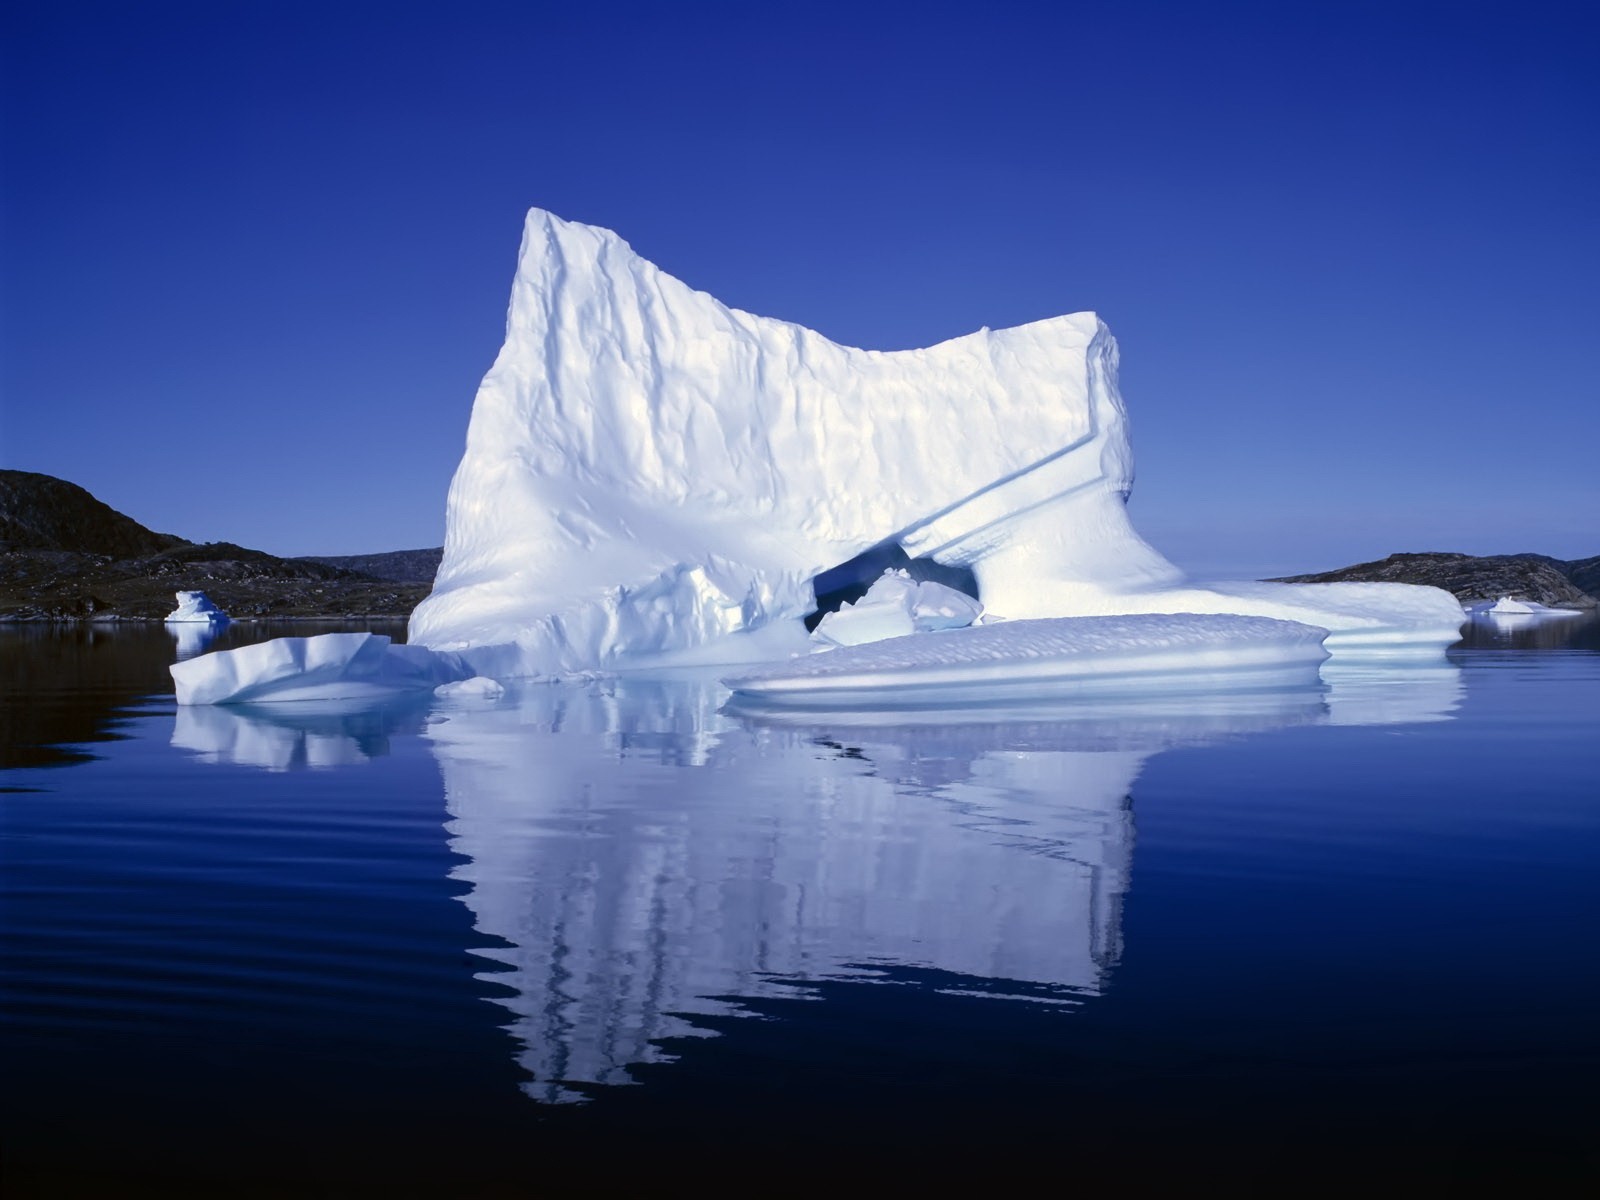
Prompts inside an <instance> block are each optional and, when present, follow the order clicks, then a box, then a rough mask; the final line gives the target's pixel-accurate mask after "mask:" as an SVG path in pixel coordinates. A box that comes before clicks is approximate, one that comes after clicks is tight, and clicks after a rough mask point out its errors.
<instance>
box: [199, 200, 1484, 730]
mask: <svg viewBox="0 0 1600 1200" xmlns="http://www.w3.org/2000/svg"><path fill="white" fill-rule="evenodd" d="M1117 368H1118V350H1117V344H1116V339H1115V338H1114V337H1113V336H1112V335H1111V332H1110V330H1109V329H1108V328H1107V327H1106V326H1105V324H1104V323H1103V322H1102V321H1100V320H1099V318H1098V317H1096V316H1095V315H1094V314H1093V313H1075V314H1071V315H1067V316H1060V317H1054V318H1050V319H1047V320H1042V321H1035V322H1033V323H1031V324H1027V325H1022V326H1018V327H1016V328H1012V329H1001V330H989V329H983V330H980V331H979V332H977V333H973V334H969V335H967V336H965V337H958V338H954V339H951V340H949V341H946V342H941V343H939V344H938V345H935V346H930V347H927V348H926V349H921V350H906V351H869V350H861V349H856V348H853V347H849V346H842V345H838V344H835V343H834V342H832V341H829V340H828V339H827V338H825V337H823V336H822V335H821V334H818V333H816V332H814V331H812V330H809V329H806V328H804V327H802V326H799V325H795V324H792V323H789V322H785V321H779V320H772V319H768V318H763V317H758V316H755V315H753V314H750V313H745V312H741V311H739V310H736V309H732V308H729V307H727V306H725V305H723V304H722V303H720V302H719V301H718V300H716V299H715V298H713V297H712V296H710V295H708V294H706V293H704V292H700V291H696V290H694V289H693V288H691V287H690V286H689V285H687V284H685V283H683V282H681V281H679V280H678V279H675V278H674V277H672V276H671V275H668V274H667V273H666V272H664V271H662V270H661V269H660V268H658V267H656V266H655V265H654V264H653V263H650V262H648V261H647V260H645V259H644V258H642V257H640V256H639V255H638V254H636V253H635V252H634V251H633V249H632V248H631V247H630V246H629V245H628V244H627V243H626V242H625V241H623V240H622V239H621V238H620V237H618V236H617V235H616V234H614V233H612V232H610V231H609V230H604V229H599V228H596V227H593V226H589V225H582V224H578V223H575V222H569V221H563V220H561V219H560V218H557V217H555V216H553V215H552V214H550V213H547V212H543V211H541V210H538V209H535V210H533V211H532V212H530V213H529V214H528V219H527V222H526V225H525V227H524V232H523V239H522V247H521V251H520V254H519V258H518V265H517V272H516V278H515V281H514V283H513V286H512V294H511V305H510V311H509V314H508V317H507V323H506V339H505V344H504V346H503V348H502V349H501V351H500V354H499V356H498V357H497V359H496V361H495V363H494V365H493V366H492V367H491V368H490V370H489V372H488V374H487V375H486V376H485V378H484V380H483V382H482V385H481V386H480V387H479V389H478V393H477V397H476V399H475V401H474V404H473V408H472V416H471V420H470V423H469V426H468V430H467V439H466V448H465V452H464V454H463V456H462V460H461V463H460V466H459V467H458V469H457V471H456V474H455V477H454V479H453V481H452V483H451V485H450V494H449V500H448V506H447V517H446V537H445V551H444V560H443V563H442V565H441V567H440V570H439V573H438V576H437V579H436V581H435V584H434V590H433V592H432V594H431V595H430V596H429V597H428V598H427V599H426V600H424V601H423V603H422V604H421V605H420V606H419V607H418V609H417V610H416V612H415V613H414V614H413V615H412V618H411V625H410V631H409V638H408V640H409V642H410V646H409V647H407V648H403V649H404V653H405V654H406V655H407V656H409V657H408V658H406V659H405V664H403V665H407V670H403V671H402V670H397V671H395V672H390V674H392V675H393V676H394V677H395V678H396V679H401V680H406V679H415V683H414V684H413V686H418V687H420V686H422V682H423V681H422V680H421V679H420V678H417V677H416V672H415V671H413V670H411V669H410V668H411V667H413V666H415V663H416V662H417V661H420V656H421V655H422V654H423V653H425V652H433V653H435V654H436V655H438V656H440V657H439V659H438V661H439V663H440V664H443V665H440V666H438V667H437V669H435V670H433V671H432V673H431V675H430V678H432V680H433V682H432V683H430V684H428V686H432V687H437V686H439V685H440V684H442V683H448V682H451V681H452V680H453V679H455V680H464V679H468V678H473V677H488V678H492V679H507V678H513V677H539V676H545V677H559V676H561V675H564V674H570V673H573V672H583V671H594V670H604V671H620V670H641V669H657V668H662V667H674V666H684V665H695V664H707V663H725V664H732V663H741V662H742V663H761V662H766V663H772V662H781V661H784V660H787V659H789V658H791V657H793V656H795V655H800V654H807V653H809V652H812V651H814V650H815V649H816V644H815V643H814V642H812V641H811V640H810V639H809V638H808V631H807V628H806V618H807V617H808V616H810V617H813V622H814V621H815V617H814V614H815V613H816V611H817V609H818V603H817V601H818V596H817V582H816V581H817V580H818V579H819V577H825V576H826V574H827V573H828V572H829V571H830V570H831V569H834V568H837V567H839V566H840V565H841V564H848V563H850V562H851V561H852V560H855V559H857V557H858V556H862V555H864V554H867V553H868V552H870V551H872V550H873V549H874V548H878V547H884V546H896V547H898V548H899V549H900V550H901V551H902V552H903V554H904V556H905V557H906V558H908V559H911V560H918V559H922V560H929V561H931V562H932V563H937V564H940V565H942V566H943V567H945V568H950V569H955V570H960V571H963V572H970V577H971V578H972V579H974V580H975V581H976V585H977V586H976V589H975V590H976V591H977V593H978V596H979V598H980V599H981V603H982V606H983V609H984V611H985V613H986V616H985V618H984V619H986V620H987V619H992V618H999V617H1003V618H1009V619H1011V620H1013V621H1023V620H1029V621H1037V620H1046V619H1048V620H1060V619H1064V618H1085V617H1092V618H1101V617H1116V616H1139V615H1149V616H1161V615H1171V614H1181V613H1188V614H1196V615H1198V616H1203V617H1229V616H1231V617H1248V618H1266V619H1269V620H1276V621H1280V622H1289V623H1294V624H1297V625H1301V626H1312V627H1314V628H1317V629H1319V630H1322V631H1326V638H1325V645H1326V648H1327V649H1328V650H1329V651H1331V652H1332V653H1334V654H1335V655H1340V654H1350V653H1358V652H1365V653H1373V652H1381V653H1385V654H1393V653H1417V652H1425V653H1437V652H1438V650H1439V649H1440V648H1442V647H1443V646H1444V645H1447V644H1448V643H1450V642H1452V641H1454V640H1455V639H1456V637H1457V636H1458V631H1459V628H1460V626H1461V624H1462V620H1463V613H1462V610H1461V608H1460V606H1459V604H1457V603H1456V601H1455V599H1454V598H1453V597H1452V596H1450V595H1449V594H1448V593H1446V592H1443V591H1440V590H1438V589H1433V588H1416V587H1408V586H1405V585H1399V584H1320V585H1319V584H1267V583H1252V582H1240V583H1222V584H1198V583H1193V582H1190V581H1188V580H1186V579H1185V578H1184V576H1183V573H1182V572H1181V571H1179V570H1178V568H1177V567H1175V566H1174V565H1173V564H1172V563H1170V562H1168V561H1167V560H1166V559H1165V558H1163V557H1162V556H1161V555H1160V554H1159V553H1158V552H1157V551H1156V550H1155V549H1154V548H1152V547H1151V546H1150V545H1148V544H1147V543H1146V542H1145V541H1144V540H1143V539H1142V538H1140V537H1139V535H1138V534H1137V533H1136V532H1135V531H1134V529H1133V527H1132V525H1131V524H1130V523H1129V520H1128V515H1127V510H1126V500H1127V497H1128V494H1129V493H1130V491H1131V488H1132V484H1133V458H1132V452H1131V448H1130V445H1129V440H1128V431H1127V416H1126V410H1125V408H1124V405H1123V401H1122V397H1121V395H1120V393H1119V391H1118V387H1117ZM890 565H891V566H892V567H900V566H902V565H903V564H899V563H895V564H890ZM860 582H862V583H870V582H871V580H861V581H860ZM914 582H920V581H914ZM897 603H898V601H897ZM912 608H913V609H914V608H915V603H914V602H913V603H912ZM907 611H908V612H909V611H911V610H909V609H908V610H907ZM897 619H898V618H897ZM913 623H914V622H913ZM883 627H884V628H885V629H892V628H893V627H894V622H889V623H887V624H885V625H884V626H883ZM985 628H987V627H986V626H978V627H974V628H966V629H961V628H957V629H949V628H946V629H944V630H943V631H941V632H937V633H933V632H930V633H926V634H916V635H915V636H919V637H921V636H926V637H928V638H930V639H937V641H936V645H937V646H938V647H941V648H946V649H948V648H949V647H951V646H952V645H954V643H955V639H959V638H962V637H972V636H982V635H983V634H984V629H985ZM1108 628H1109V627H1108ZM1252 628H1255V632H1254V633H1251V632H1250V630H1251V629H1252ZM1280 632H1281V631H1280ZM900 636H904V634H901V635H900ZM1228 637H1229V638H1232V639H1234V640H1235V641H1238V640H1239V639H1245V640H1248V639H1249V638H1250V637H1261V638H1265V639H1266V642H1265V643H1264V644H1268V645H1276V644H1279V643H1278V641H1276V640H1275V638H1276V637H1277V635H1269V634H1268V633H1267V632H1265V630H1264V627H1263V628H1256V627H1252V626H1249V625H1237V624H1235V625H1234V626H1233V627H1232V628H1231V630H1230V632H1229V633H1228ZM300 640H305V639H300ZM1091 641H1093V639H1091ZM1096 644H1098V643H1096ZM1241 644H1242V643H1241ZM401 649H402V648H398V647H396V648H392V650H394V651H399V650H401ZM225 653H238V652H236V651H230V652H225ZM352 653H354V652H353V651H352ZM363 653H365V654H368V655H370V654H372V653H374V652H373V651H370V650H369V651H364V652H363ZM386 653H387V652H386ZM828 653H829V654H830V655H831V654H838V653H842V651H840V650H831V651H829V652H828ZM218 657H220V656H219V655H205V656H202V657H200V658H198V659H193V660H190V662H189V663H186V664H179V665H180V666H182V667H185V668H186V669H187V670H188V671H189V672H191V673H192V674H193V675H194V676H195V677H198V676H199V674H201V673H203V671H205V670H208V669H211V667H196V666H195V664H205V663H207V662H208V660H212V659H216V658H218ZM1093 657H1094V655H1092V654H1091V655H1088V657H1082V656H1080V661H1081V662H1088V661H1090V659H1092V658H1093ZM1169 657H1170V656H1169ZM263 661H264V660H263ZM319 661H320V660H319ZM365 662H366V659H361V660H360V663H358V664H357V667H358V668H359V669H360V670H365V667H364V666H362V665H361V664H363V663H365ZM323 666H324V667H325V666H326V663H324V664H323ZM215 669H216V670H218V671H225V670H226V671H231V672H232V674H231V677H232V678H233V679H234V680H235V682H237V683H239V685H240V686H241V687H245V686H250V687H255V685H254V684H247V683H246V682H245V678H244V675H243V674H241V673H240V670H238V669H235V668H224V666H223V665H222V664H220V663H219V664H215ZM383 675H384V672H383V671H378V672H377V673H376V675H375V676H373V677H372V679H376V678H377V677H378V676H383ZM443 676H449V678H444V677H443ZM370 681H371V680H369V682H370ZM280 682H283V683H284V684H285V685H286V686H287V676H284V677H282V679H281V680H280ZM225 691H226V689H225V688H220V687H204V688H202V687H199V686H194V687H191V688H189V689H188V693H187V694H188V695H190V696H191V697H193V696H198V695H201V694H205V695H208V696H213V697H221V699H218V700H214V701H213V702H225V701H226V699H227V696H226V695H225ZM184 694H185V693H184V689H183V688H182V687H180V700H182V699H183V696H184ZM255 698H256V699H258V700H259V699H261V698H263V693H262V691H261V690H260V688H259V687H257V688H256V691H255ZM187 702H197V701H194V700H192V699H191V700H190V701H187Z"/></svg>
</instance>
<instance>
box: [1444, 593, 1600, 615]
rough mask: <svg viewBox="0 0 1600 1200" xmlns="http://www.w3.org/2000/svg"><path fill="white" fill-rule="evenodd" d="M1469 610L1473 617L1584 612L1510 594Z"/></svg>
mask: <svg viewBox="0 0 1600 1200" xmlns="http://www.w3.org/2000/svg"><path fill="white" fill-rule="evenodd" d="M1467 612H1468V614H1469V615H1471V616H1473V617H1480V616H1486V617H1492V618H1502V617H1511V618H1514V619H1516V618H1525V617H1581V616H1583V615H1584V614H1583V613H1582V612H1580V611H1578V610H1577V609H1571V608H1550V607H1549V606H1548V605H1544V604H1540V603H1539V602H1538V601H1536V600H1513V599H1512V598H1511V597H1510V596H1501V597H1500V599H1498V600H1496V601H1495V602H1494V603H1493V604H1472V605H1468V606H1467Z"/></svg>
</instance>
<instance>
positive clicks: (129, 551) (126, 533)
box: [0, 471, 188, 558]
mask: <svg viewBox="0 0 1600 1200" xmlns="http://www.w3.org/2000/svg"><path fill="white" fill-rule="evenodd" d="M184 545H188V543H187V542H185V541H184V540H183V539H182V538H180V537H174V536H172V535H171V534H168V533H156V532H154V531H152V530H149V529H146V528H145V527H144V526H143V525H141V524H139V522H137V521H135V520H134V519H133V518H132V517H125V516H123V515H122V514H121V513H119V512H118V511H117V510H116V509H114V508H112V507H111V506H110V505H109V504H103V503H101V502H100V501H99V500H96V499H95V498H94V497H93V496H91V495H90V494H89V493H88V492H86V491H84V490H83V489H82V488H81V487H79V486H78V485H77V484H75V483H68V482H67V481H66V480H65V479H57V478H55V477H54V476H53V475H38V474H35V473H34V472H32V471H0V551H4V550H67V551H71V552H73V553H76V554H106V555H110V556H112V557H116V558H125V557H130V556H133V555H138V554H159V553H160V552H161V551H163V550H169V549H171V548H172V547H174V546H184Z"/></svg>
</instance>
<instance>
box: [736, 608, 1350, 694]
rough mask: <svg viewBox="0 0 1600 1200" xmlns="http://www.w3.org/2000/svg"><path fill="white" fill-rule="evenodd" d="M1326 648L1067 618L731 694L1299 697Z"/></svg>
mask: <svg viewBox="0 0 1600 1200" xmlns="http://www.w3.org/2000/svg"><path fill="white" fill-rule="evenodd" d="M1326 637H1327V631H1326V630H1325V629H1318V628H1316V627H1313V626H1310V625H1301V624H1297V623H1295V622H1292V621H1275V620H1270V619H1267V618H1264V617H1238V616H1194V615H1191V614H1178V615H1175V616H1154V615H1140V616H1125V617H1058V618H1053V619H1039V620H1028V621H1008V622H1005V623H1004V624H1000V625H984V626H978V627H974V628H971V629H961V630H952V631H950V632H946V633H938V634H927V635H920V636H909V637H897V638H890V639H888V640H887V641H881V642H873V643H870V644H867V645H860V646H846V647H841V648H840V649H838V650H833V651H830V652H829V653H827V654H815V655H810V656H808V657H806V658H801V659H796V660H794V661H792V662H787V663H782V664H779V665H776V666H770V667H765V668H759V669H756V670H753V671H748V672H745V673H743V674H739V675H734V676H731V677H729V678H727V679H724V680H723V683H724V684H726V685H727V686H728V687H729V688H732V689H733V692H734V694H735V696H736V697H742V698H745V699H753V700H757V701H760V702H762V703H767V704H794V705H804V706H807V707H828V706H832V705H840V704H844V705H850V704H864V703H874V702H887V703H891V704H893V705H895V706H904V705H907V704H911V703H915V702H916V698H918V697H921V698H923V700H924V702H929V703H939V704H944V703H949V702H953V701H958V700H960V699H963V698H972V699H984V700H1005V699H1008V698H1020V697H1035V696H1047V695H1072V696H1078V695H1096V696H1098V695H1115V694H1119V693H1127V692H1130V691H1132V692H1140V691H1149V690H1158V689H1159V690H1161V691H1166V692H1171V691H1175V690H1218V689H1229V688H1236V689H1244V688H1263V687H1298V686H1306V685H1308V684H1309V685H1314V684H1315V683H1316V682H1317V668H1318V667H1319V666H1321V664H1322V662H1323V661H1324V660H1325V659H1326V658H1327V657H1328V652H1327V651H1326V650H1325V649H1323V644H1322V643H1323V639H1324V638H1326Z"/></svg>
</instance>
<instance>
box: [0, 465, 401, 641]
mask: <svg viewBox="0 0 1600 1200" xmlns="http://www.w3.org/2000/svg"><path fill="white" fill-rule="evenodd" d="M375 557H378V558H382V557H385V556H381V555H380V556H375ZM431 580H432V576H431V575H429V577H428V580H427V581H412V582H399V581H396V580H394V579H390V578H383V577H379V576H376V575H373V574H369V573H366V572H363V571H358V570H351V569H349V568H346V567H341V566H337V565H330V564H328V563H325V562H319V561H315V560H308V559H293V558H278V557H277V556H276V555H272V554H266V553H264V552H262V551H260V550H250V549H246V548H245V547H243V546H236V545H233V544H232V543H229V542H210V543H205V544H196V543H194V542H188V541H185V540H184V539H183V538H180V537H175V536H173V535H171V534H163V533H155V532H153V531H152V530H149V529H146V528H145V527H144V526H143V525H141V524H139V523H138V522H137V521H135V520H133V518H131V517H128V516H125V515H123V514H122V513H119V512H117V511H116V510H115V509H113V508H111V507H110V506H109V505H106V504H103V503H102V502H101V501H99V500H97V499H95V497H94V496H92V495H90V494H89V493H88V492H86V491H84V490H83V489H82V488H80V487H78V486H77V485H75V484H71V483H68V482H66V481H65V480H62V479H56V478H54V477H53V476H50V475H39V474H35V473H34V472H31V471H0V621H17V620H43V621H50V620H56V621H59V620H84V619H89V618H92V619H96V620H103V619H108V618H112V617H117V618H123V619H131V620H159V619H160V618H161V617H164V616H165V615H166V614H167V613H169V612H171V611H172V608H173V593H174V592H177V591H203V592H206V593H207V594H208V595H210V597H211V598H212V599H213V600H215V601H216V602H217V603H218V604H219V605H221V606H222V608H223V609H224V610H226V611H227V612H228V613H229V614H230V615H232V616H233V617H235V618H246V617H404V616H407V615H409V614H410V612H411V610H412V609H413V608H415V607H416V606H417V605H418V604H419V603H420V602H421V601H422V598H423V597H424V596H426V595H427V594H428V591H429V589H430V586H431Z"/></svg>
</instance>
